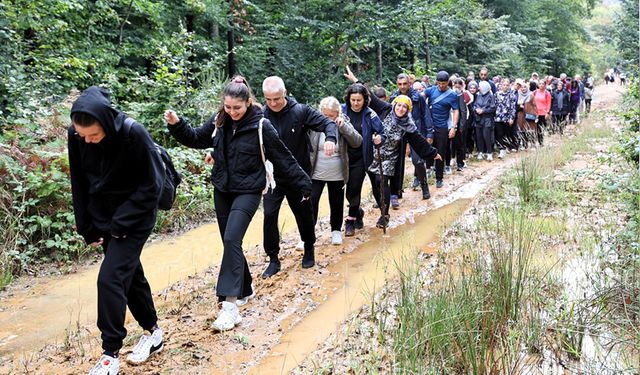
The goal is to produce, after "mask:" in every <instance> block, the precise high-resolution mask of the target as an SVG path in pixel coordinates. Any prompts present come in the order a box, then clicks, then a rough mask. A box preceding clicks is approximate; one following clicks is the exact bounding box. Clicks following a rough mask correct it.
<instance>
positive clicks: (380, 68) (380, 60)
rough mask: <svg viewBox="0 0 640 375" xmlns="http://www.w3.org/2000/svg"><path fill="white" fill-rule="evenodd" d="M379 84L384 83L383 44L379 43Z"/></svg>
mask: <svg viewBox="0 0 640 375" xmlns="http://www.w3.org/2000/svg"><path fill="white" fill-rule="evenodd" d="M377 44H378V64H377V65H378V82H382V43H381V42H380V41H378V43H377Z"/></svg>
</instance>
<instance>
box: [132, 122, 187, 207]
mask: <svg viewBox="0 0 640 375" xmlns="http://www.w3.org/2000/svg"><path fill="white" fill-rule="evenodd" d="M135 123H136V121H135V120H134V119H132V118H131V117H127V118H126V119H125V120H124V125H125V134H127V136H128V135H129V132H130V131H131V127H132V126H133V124H135ZM138 125H140V126H142V125H141V124H138ZM153 143H154V144H155V145H156V150H157V151H158V154H160V158H161V159H162V163H163V164H164V170H165V177H164V184H163V185H162V191H161V192H160V200H159V201H158V208H159V209H161V210H165V211H168V210H170V209H171V207H172V206H173V202H174V201H175V200H176V195H177V192H178V185H180V182H182V176H181V175H180V173H178V171H176V168H175V167H174V166H173V161H172V160H171V156H169V153H168V152H167V150H165V148H164V147H162V146H160V145H159V144H158V143H157V142H155V141H154V142H153Z"/></svg>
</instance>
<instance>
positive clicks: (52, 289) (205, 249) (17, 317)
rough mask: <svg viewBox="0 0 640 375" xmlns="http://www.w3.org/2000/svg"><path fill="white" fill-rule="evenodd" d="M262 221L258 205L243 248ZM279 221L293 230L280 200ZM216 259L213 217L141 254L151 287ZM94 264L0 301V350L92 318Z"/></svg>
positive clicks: (33, 343) (39, 341) (255, 237)
mask: <svg viewBox="0 0 640 375" xmlns="http://www.w3.org/2000/svg"><path fill="white" fill-rule="evenodd" d="M325 194H326V192H325ZM327 201H328V200H327V199H326V198H322V199H321V201H320V209H319V211H320V212H319V214H320V215H319V216H321V217H322V216H325V215H328V213H329V206H328V202H327ZM284 206H286V207H287V208H284ZM262 223H263V215H262V212H261V211H260V212H257V213H256V215H255V217H254V219H253V221H252V222H251V225H250V226H249V229H248V230H247V234H246V235H245V237H244V242H243V248H244V249H245V251H247V249H254V248H256V246H258V245H261V244H262ZM279 227H280V228H281V232H282V233H287V232H291V231H296V230H297V229H296V222H295V218H294V216H293V214H292V213H291V210H290V209H289V208H288V205H287V204H286V200H285V202H284V203H283V209H282V210H281V213H280V218H279ZM260 249H261V247H260ZM261 251H262V250H260V252H261ZM221 259H222V240H221V238H220V231H219V230H218V224H217V223H211V224H205V225H202V226H200V227H198V228H196V229H193V230H191V231H189V232H187V233H185V234H184V235H181V236H178V237H176V238H172V239H170V240H165V241H162V242H156V243H152V244H148V245H147V246H146V247H145V249H144V250H143V252H142V256H141V260H142V264H143V266H144V269H145V274H146V276H147V279H148V280H149V284H151V287H152V292H153V293H156V292H157V291H159V290H162V289H164V288H166V287H167V286H169V285H172V284H174V283H175V282H176V281H179V280H182V279H184V278H187V277H189V276H191V275H195V274H197V273H199V272H201V271H203V270H205V269H207V268H209V267H210V266H212V265H217V264H219V263H220V260H221ZM99 267H100V265H99V264H96V265H93V266H90V267H87V268H85V269H83V270H82V271H80V272H78V273H76V274H71V275H65V276H61V277H47V278H42V279H35V280H33V281H34V283H33V284H32V285H29V286H25V289H24V290H20V291H18V292H16V293H14V294H13V295H10V296H9V297H8V298H6V299H5V300H3V301H0V355H7V354H12V353H19V352H24V351H30V350H34V349H39V348H40V347H41V346H42V345H43V344H44V343H53V342H59V341H60V340H63V335H64V332H65V329H67V328H69V327H71V326H76V325H80V326H84V325H93V324H94V323H95V321H96V319H97V317H96V311H97V307H96V305H97V291H96V280H97V275H98V271H99ZM130 319H132V317H131V315H130V313H129V312H127V321H129V320H130Z"/></svg>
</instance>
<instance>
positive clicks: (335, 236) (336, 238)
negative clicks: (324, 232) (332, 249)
mask: <svg viewBox="0 0 640 375" xmlns="http://www.w3.org/2000/svg"><path fill="white" fill-rule="evenodd" d="M331 244H332V245H342V232H340V231H339V230H334V231H333V232H331Z"/></svg>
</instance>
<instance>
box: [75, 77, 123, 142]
mask: <svg viewBox="0 0 640 375" xmlns="http://www.w3.org/2000/svg"><path fill="white" fill-rule="evenodd" d="M74 113H86V114H89V115H91V116H93V117H95V118H96V119H97V120H98V122H99V123H100V125H102V128H103V129H104V132H105V134H106V135H107V137H108V136H113V135H115V134H117V133H118V131H119V130H120V124H117V125H116V123H115V118H116V116H118V114H119V113H120V111H118V110H117V109H115V108H113V105H112V104H111V98H110V94H109V91H107V90H106V89H105V88H102V87H98V86H91V87H89V88H88V89H86V90H84V91H83V92H82V94H80V96H79V97H78V99H76V101H75V102H74V103H73V106H72V107H71V115H73V114H74Z"/></svg>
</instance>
